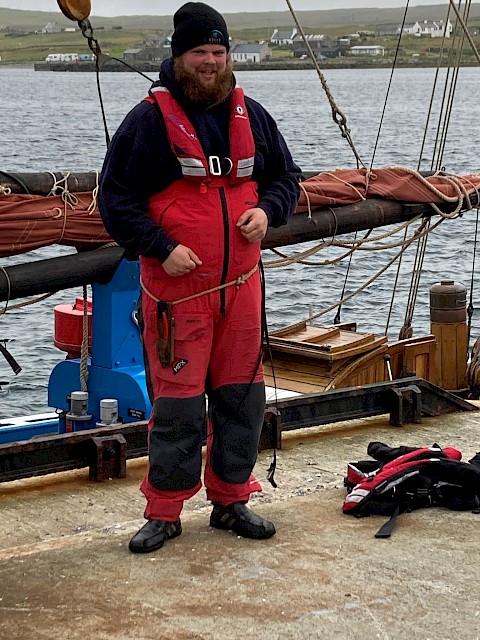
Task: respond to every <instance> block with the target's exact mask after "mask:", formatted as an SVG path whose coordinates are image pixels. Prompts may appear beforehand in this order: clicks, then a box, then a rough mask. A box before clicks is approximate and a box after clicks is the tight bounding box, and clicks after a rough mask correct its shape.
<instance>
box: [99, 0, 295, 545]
mask: <svg viewBox="0 0 480 640" xmlns="http://www.w3.org/2000/svg"><path fill="white" fill-rule="evenodd" d="M229 46H230V45H229V35H228V32H227V26H226V24H225V20H224V19H223V17H222V16H221V15H220V14H219V13H218V12H217V11H215V9H213V8H211V7H209V6H207V5H205V4H203V3H201V2H188V3H187V4H185V5H184V6H183V7H181V8H180V9H179V10H178V11H177V12H176V14H175V16H174V33H173V36H172V57H171V58H170V59H168V60H166V61H164V62H163V63H162V66H161V71H160V82H157V83H155V84H154V85H153V86H152V88H151V90H150V92H149V95H148V97H147V98H146V99H145V100H144V101H143V102H142V103H140V104H139V105H137V106H136V107H135V108H134V109H133V110H132V111H131V112H130V113H129V114H128V115H127V117H126V118H125V120H124V122H123V123H122V124H121V125H120V128H119V129H118V131H117V133H116V134H115V136H114V138H113V140H112V143H111V145H110V147H109V149H108V152H107V155H106V158H105V163H104V167H103V171H102V177H101V184H100V195H99V203H100V212H101V214H102V218H103V221H104V224H105V227H106V229H107V230H108V232H109V233H110V235H111V236H112V238H114V239H115V240H116V241H117V242H118V243H119V244H120V245H122V246H124V247H125V248H126V253H127V256H128V257H130V258H134V259H135V258H140V272H141V287H142V296H141V314H140V328H141V333H142V341H143V345H144V353H145V371H146V375H147V386H148V390H149V394H150V398H151V401H152V414H151V417H150V421H149V466H148V471H147V474H146V476H145V478H144V481H143V483H142V486H141V490H142V492H143V494H144V495H145V497H146V499H147V507H146V510H145V518H146V519H147V523H146V524H145V525H144V526H143V527H142V528H141V529H140V531H139V532H138V533H137V534H136V535H135V536H134V537H133V538H132V540H131V541H130V545H129V548H130V550H131V551H132V552H134V553H146V552H150V551H154V550H156V549H159V548H160V547H162V546H163V544H164V543H165V541H166V540H168V539H170V538H174V537H176V536H178V535H180V533H181V531H182V529H181V523H180V513H181V511H182V507H183V503H184V501H185V500H187V499H189V498H191V497H192V496H193V495H195V494H196V493H197V492H198V491H199V490H200V488H201V486H202V485H201V479H200V478H201V469H202V443H203V440H204V438H205V435H206V436H207V455H206V464H205V472H204V482H205V486H206V490H207V498H208V499H209V500H210V501H211V502H212V503H213V511H212V513H211V516H210V525H211V526H212V527H215V528H218V529H224V530H231V531H233V532H235V533H236V534H237V535H240V536H243V537H248V538H255V539H266V538H269V537H271V536H272V535H274V533H275V527H274V525H273V524H272V523H271V522H269V521H267V520H265V519H263V518H261V517H260V516H258V515H256V514H255V513H253V511H251V510H250V509H249V508H248V507H247V506H246V504H247V502H248V500H249V497H250V495H251V494H252V493H253V492H257V491H261V490H262V488H261V486H260V484H259V482H258V481H257V480H256V479H255V478H254V476H253V475H252V470H253V467H254V464H255V462H256V457H257V449H258V442H259V438H260V432H261V428H262V424H263V416H264V410H265V386H264V382H263V371H262V304H263V301H262V284H261V279H260V272H259V268H258V264H259V261H260V246H261V241H262V239H263V238H264V236H265V234H266V232H267V227H268V225H269V224H270V225H272V226H275V227H278V226H280V225H282V224H285V223H286V222H287V220H288V218H289V217H290V215H291V214H292V213H293V212H294V210H295V207H296V204H297V200H298V195H299V187H298V180H299V178H300V169H299V168H298V167H297V166H296V165H295V164H294V162H293V161H292V158H291V155H290V153H289V151H288V149H287V147H286V144H285V142H284V140H283V138H282V136H281V134H280V133H279V131H278V129H277V126H276V124H275V122H274V120H273V119H272V117H271V116H270V115H269V114H268V113H267V112H266V111H265V109H264V108H263V107H262V106H261V105H260V104H258V103H257V102H255V101H254V100H252V99H250V98H248V97H245V96H244V94H243V91H242V90H241V89H240V88H238V87H236V83H235V77H234V75H233V73H232V65H231V60H230V56H229ZM206 395H207V396H208V417H207V414H206ZM205 426H206V427H207V429H206V431H207V433H205Z"/></svg>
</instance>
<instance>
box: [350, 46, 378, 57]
mask: <svg viewBox="0 0 480 640" xmlns="http://www.w3.org/2000/svg"><path fill="white" fill-rule="evenodd" d="M350 52H351V54H352V55H354V56H384V55H385V47H380V46H379V45H359V46H357V47H351V48H350Z"/></svg>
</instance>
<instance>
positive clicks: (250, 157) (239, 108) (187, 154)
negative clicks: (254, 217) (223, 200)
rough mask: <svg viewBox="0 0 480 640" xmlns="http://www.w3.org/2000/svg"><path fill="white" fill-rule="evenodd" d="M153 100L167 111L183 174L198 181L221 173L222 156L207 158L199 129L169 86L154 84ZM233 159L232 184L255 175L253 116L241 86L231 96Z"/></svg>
mask: <svg viewBox="0 0 480 640" xmlns="http://www.w3.org/2000/svg"><path fill="white" fill-rule="evenodd" d="M151 94H152V95H151V96H149V97H148V98H146V99H147V100H148V101H149V102H152V103H153V102H154V101H156V103H157V104H158V106H159V107H160V110H161V112H162V114H163V117H164V120H165V125H166V127H167V134H168V138H169V140H170V145H171V147H172V151H173V153H174V154H175V156H176V157H177V160H178V161H179V163H180V165H181V167H182V173H183V177H184V178H185V179H186V180H193V181H195V182H208V181H209V180H210V179H211V176H212V175H213V176H219V175H221V170H220V158H218V156H210V157H209V158H207V157H206V156H205V153H204V152H203V149H202V147H201V145H200V142H199V140H198V137H197V134H196V132H195V129H194V128H193V126H192V124H191V123H190V121H189V120H188V118H187V116H186V114H185V112H184V110H183V109H182V107H181V106H180V105H179V104H178V102H177V101H176V100H175V98H174V97H173V96H172V94H171V93H170V92H169V90H168V89H166V88H165V87H154V88H153V89H152V90H151ZM229 136H230V161H231V163H232V167H231V169H230V172H229V173H228V176H229V181H230V183H231V184H237V183H239V182H246V181H248V180H251V179H252V172H253V163H254V161H255V143H254V141H253V135H252V130H251V127H250V120H249V118H248V113H247V108H246V106H245V96H244V93H243V90H242V89H240V87H237V88H236V89H234V90H233V91H232V93H231V96H230V129H229Z"/></svg>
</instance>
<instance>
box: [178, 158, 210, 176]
mask: <svg viewBox="0 0 480 640" xmlns="http://www.w3.org/2000/svg"><path fill="white" fill-rule="evenodd" d="M178 161H179V162H180V164H181V165H182V173H183V175H184V176H206V175H207V171H206V169H205V167H204V166H203V164H202V161H201V160H197V159H196V158H178Z"/></svg>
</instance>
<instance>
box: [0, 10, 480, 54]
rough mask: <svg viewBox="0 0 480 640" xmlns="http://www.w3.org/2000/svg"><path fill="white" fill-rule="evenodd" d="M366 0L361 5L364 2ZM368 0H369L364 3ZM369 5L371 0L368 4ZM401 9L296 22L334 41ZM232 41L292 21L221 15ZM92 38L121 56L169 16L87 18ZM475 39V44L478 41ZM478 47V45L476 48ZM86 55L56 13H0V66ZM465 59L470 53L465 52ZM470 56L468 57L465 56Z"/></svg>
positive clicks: (303, 16) (306, 15)
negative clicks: (53, 29) (56, 29)
mask: <svg viewBox="0 0 480 640" xmlns="http://www.w3.org/2000/svg"><path fill="white" fill-rule="evenodd" d="M364 1H365V0H364ZM367 1H369V0H367ZM371 1H373V0H371ZM403 13H404V9H403V8H398V9H361V8H359V9H348V10H347V9H336V10H330V11H300V12H298V19H299V21H300V23H301V25H302V26H303V28H304V29H305V31H306V32H307V33H309V32H314V33H323V34H325V35H326V36H329V37H331V38H334V39H335V38H338V37H340V36H342V35H346V34H348V33H352V32H356V31H359V30H363V31H375V27H376V26H378V25H379V24H400V23H401V21H402V18H403ZM225 17H226V20H227V23H228V25H229V30H230V33H231V35H232V37H234V38H237V39H240V40H244V41H255V40H263V39H269V38H270V36H271V34H272V32H273V30H274V29H275V28H282V27H286V28H288V27H291V26H293V25H294V20H293V18H292V16H291V14H290V12H289V11H279V12H270V13H260V12H259V13H226V14H225ZM445 18H446V6H445V3H444V4H441V5H440V4H439V5H434V6H426V7H412V8H410V9H409V12H408V15H407V22H415V21H417V20H418V21H423V20H432V19H437V20H438V19H445ZM90 20H91V23H92V26H93V28H94V30H95V36H96V38H97V39H98V41H99V43H100V45H101V47H102V50H103V51H105V52H106V53H110V54H112V55H114V56H120V55H121V54H122V52H123V51H125V50H126V49H129V48H132V47H135V46H140V45H141V43H142V41H143V39H144V37H145V35H147V34H148V33H155V32H157V33H163V34H165V35H166V34H169V33H171V25H172V16H118V17H114V18H104V17H95V15H92V16H91V18H90ZM49 22H56V23H57V24H58V25H59V26H60V27H62V28H65V27H76V28H77V31H76V32H75V33H70V32H67V33H65V32H62V33H54V34H43V33H41V31H42V29H43V27H45V25H46V24H47V23H49ZM452 22H453V19H452ZM469 24H476V25H479V24H480V2H477V3H475V4H473V5H472V8H471V11H470V18H469ZM403 40H404V41H405V43H404V47H403V49H404V55H405V56H406V57H408V56H410V57H411V56H412V55H413V54H417V53H418V54H419V55H423V56H427V57H428V56H429V55H430V56H434V55H435V49H436V48H438V44H439V43H437V42H435V41H433V42H432V40H431V39H428V38H427V39H423V38H413V37H410V38H404V39H402V42H403ZM477 40H478V38H476V39H475V41H476V42H477ZM365 43H366V44H380V45H382V46H385V47H386V50H387V54H390V52H391V51H392V50H393V49H394V47H395V46H396V38H389V39H388V38H380V37H377V36H369V37H368V38H366V39H365ZM478 46H479V43H477V47H478ZM58 51H62V52H76V53H83V52H87V51H88V47H87V41H86V39H85V38H84V37H83V36H82V34H81V33H80V32H79V30H78V27H77V25H76V24H75V23H73V22H70V21H69V20H67V18H65V17H64V16H63V14H62V13H61V12H60V10H59V11H58V12H40V11H19V10H14V9H4V8H0V57H1V63H2V64H5V63H6V64H9V63H27V62H35V61H41V60H44V59H45V58H46V56H47V55H48V54H49V53H55V52H58ZM466 55H467V57H468V55H469V52H468V51H467V52H466ZM470 55H471V52H470ZM274 57H275V58H278V57H280V58H281V57H286V58H288V57H291V52H287V51H285V52H283V53H282V51H278V50H277V51H274Z"/></svg>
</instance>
